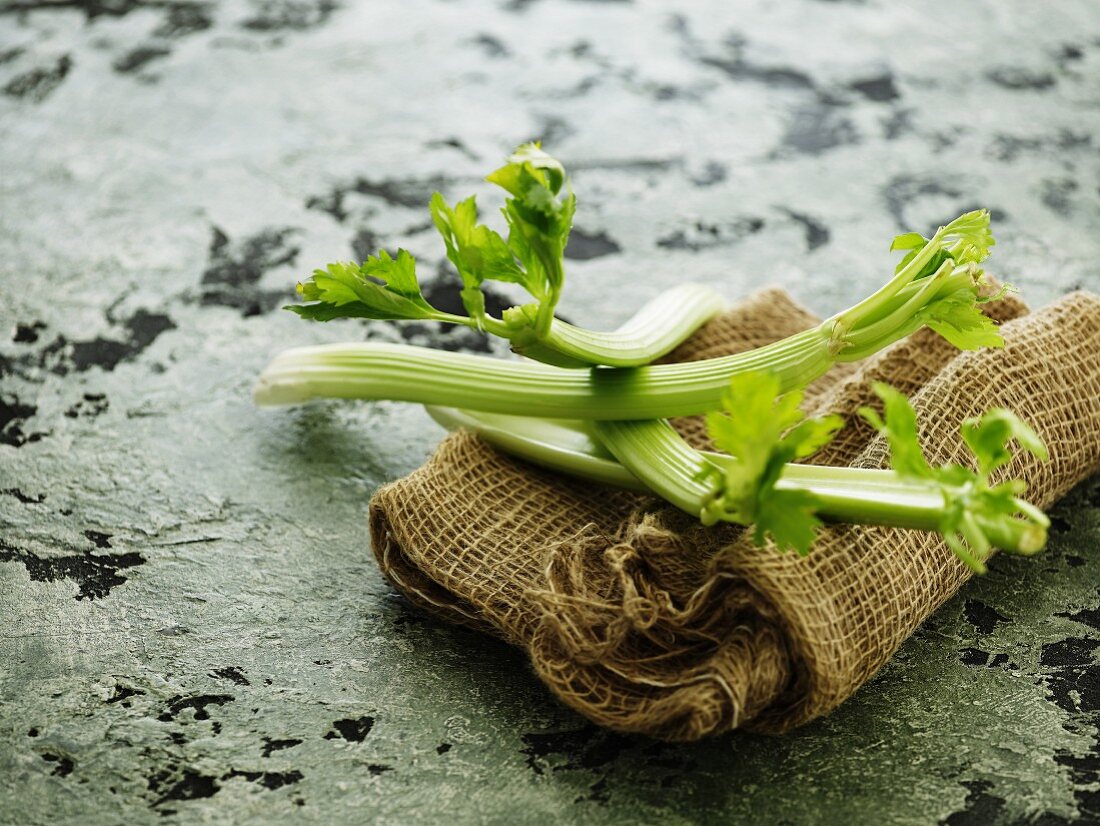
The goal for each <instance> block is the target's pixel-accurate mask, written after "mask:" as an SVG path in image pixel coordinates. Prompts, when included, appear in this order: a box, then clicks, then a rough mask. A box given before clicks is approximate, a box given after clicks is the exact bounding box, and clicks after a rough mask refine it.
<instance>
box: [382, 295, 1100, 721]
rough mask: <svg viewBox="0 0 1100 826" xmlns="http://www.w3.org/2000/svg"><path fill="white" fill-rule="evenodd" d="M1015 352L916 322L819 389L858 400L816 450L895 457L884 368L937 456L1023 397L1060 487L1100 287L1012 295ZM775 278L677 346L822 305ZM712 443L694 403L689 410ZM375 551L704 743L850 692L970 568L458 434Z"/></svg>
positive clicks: (404, 581) (463, 616)
mask: <svg viewBox="0 0 1100 826" xmlns="http://www.w3.org/2000/svg"><path fill="white" fill-rule="evenodd" d="M987 307H988V312H989V313H990V315H992V316H993V317H995V318H997V319H998V320H1000V321H1004V322H1005V323H1004V324H1003V326H1002V333H1003V335H1004V337H1005V340H1006V346H1005V347H1004V348H1003V349H995V350H993V349H990V350H983V351H979V352H972V353H970V352H968V353H959V352H958V351H956V350H954V349H953V348H951V347H950V346H949V345H947V344H946V343H945V342H942V341H941V340H939V339H938V338H937V337H935V336H934V335H932V334H930V333H924V332H922V333H918V334H916V335H915V336H912V337H911V338H909V339H908V340H906V341H903V342H899V343H898V344H895V345H893V346H892V347H890V348H889V349H887V350H886V351H884V352H883V353H881V354H879V355H877V356H875V357H873V358H871V359H869V360H867V361H866V362H863V363H862V364H861V365H859V366H858V367H854V368H853V367H849V368H848V369H846V370H844V369H841V370H837V371H834V372H833V373H831V374H830V375H829V376H826V377H824V378H823V379H821V380H819V381H818V382H816V383H815V384H814V385H813V386H811V387H810V388H809V389H808V392H807V405H808V407H810V408H812V409H814V410H822V411H824V410H831V411H836V412H838V413H840V414H842V415H844V416H845V418H846V419H847V421H848V427H847V429H846V431H842V436H841V438H840V439H838V441H837V442H836V444H835V445H833V446H830V447H829V448H827V450H826V452H825V453H823V454H822V455H821V456H820V457H818V458H817V459H815V461H824V462H826V463H828V464H834V465H850V466H858V467H884V466H886V462H887V451H886V449H885V445H884V443H883V441H882V439H881V438H879V437H878V436H876V435H875V434H873V433H872V432H870V431H869V429H868V428H866V427H864V426H863V425H862V424H860V421H859V419H858V417H857V416H856V415H855V411H856V409H857V408H858V407H859V406H860V405H862V404H866V403H869V402H872V401H873V395H872V394H871V392H870V390H869V383H870V382H871V381H877V380H883V381H888V382H890V383H892V384H894V385H895V386H897V387H899V388H900V389H902V390H904V391H905V392H907V393H909V394H911V397H912V400H913V404H914V406H915V408H916V410H917V413H918V415H919V416H920V422H921V437H922V442H923V444H924V445H925V449H926V454H927V456H928V458H929V460H930V461H931V462H934V463H942V462H946V461H964V462H965V461H967V459H966V453H965V451H964V449H963V446H962V441H961V439H960V437H959V426H960V424H961V422H962V421H963V419H965V418H967V417H968V416H973V415H977V414H979V413H982V412H984V411H985V410H987V409H989V408H991V407H996V406H1002V407H1008V408H1010V409H1012V410H1014V411H1016V413H1018V414H1019V415H1020V416H1021V417H1022V418H1023V419H1024V420H1025V421H1027V422H1028V423H1029V424H1031V425H1032V427H1034V428H1035V429H1036V431H1038V433H1039V434H1040V436H1042V438H1043V439H1044V440H1045V441H1046V443H1047V445H1048V447H1049V448H1050V453H1051V460H1050V461H1049V462H1047V463H1045V464H1044V463H1041V462H1038V461H1037V460H1035V459H1033V458H1031V457H1029V456H1026V455H1024V456H1018V457H1017V458H1016V459H1015V460H1014V461H1013V462H1012V464H1011V465H1010V466H1009V467H1008V468H1007V469H1006V471H1005V472H1006V473H1007V474H1010V475H1012V476H1016V477H1019V478H1023V479H1025V480H1026V481H1027V482H1028V484H1029V490H1028V494H1027V496H1028V498H1029V499H1030V500H1031V501H1033V502H1035V503H1036V504H1038V505H1039V506H1041V507H1046V506H1049V505H1050V504H1052V503H1053V502H1054V501H1055V500H1056V499H1057V498H1058V497H1059V496H1061V495H1062V494H1063V493H1065V492H1066V491H1067V490H1068V489H1069V488H1070V487H1072V486H1073V485H1074V484H1075V483H1077V482H1078V481H1080V480H1081V479H1083V478H1085V477H1086V476H1088V475H1090V474H1091V473H1094V472H1095V471H1096V470H1097V469H1100V297H1097V296H1094V295H1090V294H1086V293H1075V294H1072V295H1069V296H1066V297H1064V298H1063V299H1061V300H1060V301H1059V302H1057V303H1056V304H1054V305H1052V306H1050V307H1047V308H1045V309H1043V310H1041V311H1039V312H1035V313H1032V314H1025V313H1026V310H1025V308H1024V307H1023V305H1022V304H1020V303H1019V302H1018V301H1014V300H1002V301H998V302H993V303H991V304H989V305H987ZM815 321H816V319H815V318H814V317H813V316H812V315H811V314H810V313H808V312H807V311H806V310H804V309H802V308H800V307H798V306H797V305H796V304H794V302H792V301H791V300H790V298H788V297H787V296H786V295H785V294H784V293H782V292H780V291H776V290H768V291H765V292H762V293H759V294H757V295H755V296H753V297H751V298H749V299H748V300H746V301H744V302H742V303H741V304H739V305H737V306H736V307H734V308H733V309H732V310H730V311H729V312H728V313H726V314H725V315H723V316H722V317H720V318H718V319H716V320H715V321H713V322H711V323H710V324H708V325H707V326H706V327H704V328H703V329H702V330H701V331H700V332H699V333H698V334H697V335H696V336H695V337H694V338H693V339H692V340H691V341H690V342H688V343H686V344H684V345H683V346H682V347H681V348H679V350H678V351H677V352H676V353H674V354H673V358H675V359H680V360H686V359H696V358H711V357H714V356H717V355H725V354H728V353H734V352H738V351H742V350H746V349H750V348H752V347H758V346H760V345H762V344H765V343H768V342H769V341H773V340H776V339H778V338H782V337H784V336H787V335H790V334H792V333H795V332H798V331H799V330H802V329H805V328H806V327H808V326H810V325H811V324H813V323H815ZM676 424H677V426H678V427H680V429H681V432H683V433H684V434H685V436H686V437H687V438H688V439H689V440H690V441H692V442H693V443H695V444H697V445H701V444H703V443H704V439H705V434H703V432H702V430H701V429H700V427H699V423H698V420H692V419H685V420H680V421H678V422H676ZM370 529H371V537H372V541H373V547H374V551H375V554H376V556H377V558H378V561H379V564H380V566H381V568H382V570H383V572H384V573H385V574H386V576H387V577H388V578H389V579H390V580H391V581H392V582H393V583H394V585H395V586H396V587H397V588H399V589H400V590H401V591H402V592H403V593H405V594H406V595H407V596H408V597H409V598H410V599H411V600H413V601H414V602H416V603H418V604H420V605H422V606H424V607H426V608H428V609H430V610H432V611H434V612H436V613H437V614H439V615H441V616H443V617H446V618H447V619H450V620H453V621H455V622H460V623H463V624H466V625H470V626H474V627H476V628H480V629H484V630H486V631H490V632H492V633H495V634H498V635H500V636H502V637H503V638H504V639H506V640H508V641H510V642H512V643H514V644H516V645H520V646H522V647H524V648H525V649H526V650H527V651H528V652H529V654H530V656H531V661H532V663H533V665H534V669H535V671H536V673H537V674H538V675H539V677H540V678H541V679H542V680H543V681H544V682H545V683H546V684H547V685H548V686H549V687H550V688H551V689H552V690H553V692H554V693H555V694H556V695H557V696H558V697H559V698H560V699H561V700H562V701H564V702H565V703H567V704H568V705H569V706H571V707H573V708H574V709H576V710H577V711H579V712H580V713H581V714H583V715H585V716H586V717H588V718H589V719H591V720H593V721H595V722H597V723H599V724H601V725H604V726H608V727H610V728H613V729H616V730H619V731H624V732H640V733H644V734H647V735H650V736H654V737H659V738H663V739H669V740H694V739H698V738H701V737H705V736H710V735H715V734H719V733H722V732H725V731H728V730H730V729H733V728H737V727H744V728H751V729H755V730H760V731H769V732H782V731H786V730H788V729H790V728H792V727H794V726H797V725H799V724H801V723H804V722H806V721H808V720H811V719H813V718H815V717H817V716H820V715H822V714H824V713H826V712H828V711H829V710H831V709H832V708H834V707H836V705H837V704H839V703H840V702H842V701H843V700H844V699H846V698H847V697H849V696H850V695H851V694H852V693H853V692H854V691H855V690H856V689H857V688H858V687H859V686H860V685H861V684H863V683H864V682H865V681H866V680H867V679H868V678H869V677H870V676H871V675H872V674H874V673H875V671H876V670H878V669H879V668H880V667H881V666H882V665H883V663H885V662H886V661H887V660H888V659H889V657H890V656H891V654H893V652H894V651H895V650H896V649H897V647H898V645H900V644H901V642H902V641H903V640H904V639H905V638H906V637H908V636H909V635H910V634H911V633H912V632H913V631H914V630H915V629H916V628H917V626H918V625H920V623H921V622H922V621H923V620H924V619H925V618H926V617H927V616H928V615H929V614H930V613H931V612H932V611H934V610H935V609H936V607H937V606H939V605H940V604H941V603H942V602H943V601H944V600H946V599H947V598H948V597H950V596H951V595H952V594H953V593H954V592H955V591H956V590H957V589H958V587H959V586H960V585H961V584H962V583H963V582H965V581H966V580H967V578H968V577H969V572H968V570H967V569H966V568H965V567H964V566H963V565H962V564H961V563H960V562H958V561H957V559H956V558H955V557H954V555H953V554H951V552H950V551H949V550H948V549H947V547H946V546H945V545H944V543H943V542H942V541H941V540H939V539H938V538H937V537H935V536H932V535H929V534H921V533H917V532H912V531H901V530H893V529H886V528H862V527H852V526H839V525H838V526H830V527H827V528H826V529H825V530H824V531H823V532H822V534H821V536H820V538H819V540H818V542H817V543H816V544H815V546H814V548H813V550H812V551H811V553H810V555H809V556H808V557H805V558H799V557H797V556H795V555H793V554H781V553H779V552H778V551H776V550H775V549H774V548H771V547H768V548H756V547H753V546H752V544H751V543H750V542H749V541H748V538H747V536H746V534H745V532H744V531H742V530H740V529H738V528H736V527H734V526H722V527H717V528H703V527H701V526H700V525H699V524H698V522H696V521H695V520H693V519H691V518H690V517H688V516H686V515H685V514H682V513H680V512H678V511H676V510H675V509H672V508H670V507H668V506H666V505H664V504H663V503H661V502H658V501H657V500H654V499H652V498H650V497H646V496H640V495H637V494H631V493H625V492H622V491H614V490H610V489H606V488H601V487H597V486H593V485H589V484H586V483H583V482H579V481H577V480H574V479H568V478H565V477H562V476H559V475H556V474H554V473H550V472H547V471H543V470H540V469H538V468H535V467H533V466H531V465H528V464H526V463H524V462H522V461H519V460H516V459H512V458H510V457H508V456H505V455H503V454H501V453H498V452H497V451H495V450H493V449H492V448H490V447H488V446H487V445H485V444H484V443H483V442H481V441H480V440H478V439H477V438H476V437H474V436H472V435H470V434H468V433H462V432H459V433H456V434H453V435H451V436H449V437H448V438H447V439H445V440H444V442H443V443H442V444H441V445H440V447H439V449H438V450H437V451H436V453H435V455H434V456H433V457H432V458H431V459H430V460H429V461H428V462H427V463H426V464H425V465H424V466H423V467H422V468H420V469H419V470H417V471H416V472H414V473H413V474H411V475H410V476H408V477H406V478H405V479H402V480H400V481H398V482H396V483H394V484H391V485H388V486H386V487H384V488H382V489H381V490H379V491H378V493H377V494H376V495H375V497H374V499H373V500H372V502H371V508H370Z"/></svg>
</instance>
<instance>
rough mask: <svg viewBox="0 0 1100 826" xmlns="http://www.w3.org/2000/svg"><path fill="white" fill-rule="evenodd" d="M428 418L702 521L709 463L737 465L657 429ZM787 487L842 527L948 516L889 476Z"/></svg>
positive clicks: (802, 481)
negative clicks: (645, 495)
mask: <svg viewBox="0 0 1100 826" xmlns="http://www.w3.org/2000/svg"><path fill="white" fill-rule="evenodd" d="M427 410H428V413H429V414H430V415H431V416H432V418H433V419H435V420H436V421H437V422H438V423H439V424H441V425H442V426H443V427H445V428H447V429H448V430H455V429H458V428H463V429H466V430H469V431H471V432H473V433H476V434H477V435H478V436H480V437H481V438H483V439H484V440H485V441H487V442H488V443H489V444H491V445H494V446H495V447H497V448H499V449H501V450H503V451H505V452H506V453H510V454H512V455H514V456H517V457H519V458H521V459H525V460H527V461H529V462H532V463H534V464H537V465H539V466H541V467H546V468H549V469H551V470H555V471H558V472H561V473H566V474H569V475H572V476H577V477H579V478H583V479H587V480H589V481H592V482H598V483H600V484H605V485H611V486H614V487H618V488H624V489H627V490H633V491H638V492H653V493H656V494H657V495H659V496H661V497H662V498H663V499H665V500H666V501H668V502H669V503H670V504H673V505H675V506H676V507H678V508H680V509H681V510H683V511H685V512H687V513H689V514H691V515H692V516H695V517H698V516H699V514H700V512H701V511H702V508H703V505H704V504H705V502H706V500H707V498H708V497H709V496H710V495H711V494H712V493H713V490H712V488H711V487H710V486H709V485H707V484H705V483H703V482H701V481H700V480H699V474H700V473H701V472H702V471H704V470H705V469H706V467H707V464H708V463H710V464H713V465H715V466H717V467H718V468H723V467H725V466H726V465H728V464H731V463H734V462H736V460H735V459H734V458H733V457H731V456H727V455H725V454H722V453H712V452H706V451H694V450H692V449H690V448H688V449H686V450H685V449H683V447H686V445H685V446H683V447H681V446H680V445H677V443H676V442H677V441H679V437H678V436H677V437H675V440H670V439H665V438H662V439H658V440H654V439H653V438H652V437H653V435H654V431H653V430H652V429H650V428H644V429H643V428H638V427H630V426H628V425H627V423H623V422H603V423H599V424H594V425H586V423H583V422H560V421H547V420H539V419H528V418H523V417H518V416H504V415H493V414H486V413H474V412H471V411H466V410H456V409H453V408H439V407H428V408H427ZM631 424H634V425H636V424H641V423H631ZM645 424H647V425H648V424H650V423H648V422H646V423H645ZM662 424H663V423H662ZM664 426H665V427H667V425H664ZM590 427H591V428H594V429H596V430H597V431H598V432H599V434H600V436H601V437H603V438H606V439H608V440H609V441H611V442H612V443H613V444H614V445H615V446H616V447H618V449H619V450H622V451H624V455H625V456H626V457H627V458H628V459H629V458H630V457H632V456H637V455H639V454H642V453H644V454H647V457H648V458H647V460H646V462H645V463H644V465H638V466H636V467H637V469H639V470H640V471H641V472H643V473H645V472H646V469H647V468H660V469H661V473H660V475H659V477H655V476H651V477H650V478H648V479H647V481H643V480H641V479H639V478H638V477H637V476H635V475H634V474H633V473H632V472H631V471H630V470H628V469H627V468H626V466H624V465H623V464H621V463H620V462H619V461H617V460H616V459H615V458H614V456H613V455H612V454H611V453H610V452H609V451H608V450H607V449H606V448H605V447H604V446H603V444H602V443H601V442H599V441H597V440H596V439H595V438H594V437H593V435H592V434H591V433H590V432H589V428H590ZM669 429H670V430H671V428H669ZM681 444H682V443H681ZM779 487H780V488H781V489H782V488H786V489H799V490H808V491H811V492H813V493H814V494H815V495H817V496H818V497H819V499H820V500H821V502H822V511H821V513H822V516H823V517H824V518H827V519H831V520H835V521H841V522H858V523H861V524H871V525H890V526H893V527H897V528H913V529H918V530H936V528H937V526H938V524H939V519H940V517H941V516H942V514H943V496H942V494H941V493H940V491H939V490H938V489H937V488H934V487H930V486H929V485H925V484H922V483H917V482H910V481H906V480H903V479H901V478H900V477H899V476H898V475H897V474H896V473H894V472H893V471H889V470H875V469H870V468H833V467H819V466H817V465H798V464H790V465H787V467H786V468H785V469H784V471H783V476H782V478H781V479H780V482H779Z"/></svg>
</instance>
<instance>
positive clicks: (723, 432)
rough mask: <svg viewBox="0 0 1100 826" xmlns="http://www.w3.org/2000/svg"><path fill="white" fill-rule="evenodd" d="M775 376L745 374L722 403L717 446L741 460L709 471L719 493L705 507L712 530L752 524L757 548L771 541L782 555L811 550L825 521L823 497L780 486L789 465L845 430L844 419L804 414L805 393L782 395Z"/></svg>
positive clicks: (711, 419) (714, 418)
mask: <svg viewBox="0 0 1100 826" xmlns="http://www.w3.org/2000/svg"><path fill="white" fill-rule="evenodd" d="M780 389H781V387H780V382H779V378H778V377H776V376H775V375H773V374H771V373H765V372H747V373H740V374H738V375H736V376H734V377H733V379H732V380H731V381H730V387H729V390H727V391H726V393H725V394H724V395H723V397H722V411H721V412H713V413H709V414H707V430H708V432H709V433H710V437H711V439H712V440H713V441H714V444H715V445H716V446H717V447H718V448H719V449H720V450H723V451H725V452H726V453H729V454H730V455H731V456H733V457H734V458H736V459H737V460H738V461H737V462H736V463H730V465H729V466H728V467H726V468H724V469H722V470H719V469H718V468H717V467H713V466H711V467H709V468H708V470H707V471H706V473H707V475H709V476H711V477H712V479H713V481H714V482H716V486H717V492H716V493H715V495H714V496H713V498H712V499H711V500H710V501H709V502H708V503H707V504H706V505H705V506H704V508H703V512H702V514H701V519H702V521H703V523H704V524H706V525H713V524H714V523H715V522H717V521H719V520H721V521H726V522H735V523H738V524H741V525H752V526H753V530H754V538H755V541H756V542H757V544H763V543H764V541H765V539H766V538H767V537H768V536H770V537H771V538H772V539H773V540H774V542H775V544H776V545H777V546H778V547H779V548H780V549H781V550H787V549H794V550H795V551H797V552H798V553H799V554H806V553H808V552H809V550H810V545H811V544H812V543H813V540H814V536H815V535H816V533H817V529H818V527H819V526H820V525H821V520H819V519H818V518H817V516H816V515H815V512H816V510H817V503H818V500H817V497H816V496H814V495H813V494H812V493H810V492H808V491H805V490H786V489H780V488H777V487H776V483H777V482H778V481H779V477H780V475H781V474H782V472H783V467H784V465H786V463H787V462H791V461H794V460H795V459H805V458H807V457H809V456H812V455H813V454H814V453H816V452H817V451H818V450H820V449H821V448H822V446H824V445H825V444H827V443H828V442H829V440H831V439H832V438H833V436H834V435H835V434H836V432H837V430H839V429H840V427H841V426H842V425H843V419H841V417H840V416H836V415H831V416H823V417H820V418H812V419H807V418H806V417H805V414H804V413H803V412H802V411H801V410H800V409H799V404H801V402H802V391H801V390H796V391H793V392H790V393H780Z"/></svg>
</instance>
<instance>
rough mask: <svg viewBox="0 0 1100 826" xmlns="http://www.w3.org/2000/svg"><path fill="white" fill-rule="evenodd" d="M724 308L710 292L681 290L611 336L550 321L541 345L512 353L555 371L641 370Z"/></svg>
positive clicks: (659, 300)
mask: <svg viewBox="0 0 1100 826" xmlns="http://www.w3.org/2000/svg"><path fill="white" fill-rule="evenodd" d="M725 307H726V302H725V299H723V298H722V296H721V295H719V294H718V293H717V292H715V291H714V290H712V289H711V288H710V287H705V286H703V285H701V284H683V285H681V286H679V287H674V288H672V289H670V290H667V291H665V292H663V293H661V294H660V295H658V296H657V297H656V298H654V299H653V300H652V301H650V302H649V303H648V304H646V305H645V306H644V307H642V309H641V310H639V311H638V312H637V313H636V314H635V315H634V316H633V317H632V318H631V319H630V320H629V321H627V322H626V323H625V324H623V325H622V326H621V327H619V328H618V329H617V330H614V331H612V332H608V333H603V332H594V331H592V330H586V329H583V328H581V327H574V326H573V325H572V324H568V323H566V322H564V321H561V320H559V319H554V321H553V322H551V324H550V329H549V331H548V332H547V334H546V335H545V336H544V337H543V338H542V339H541V340H539V341H536V342H532V343H531V344H524V345H519V346H516V347H515V348H513V349H515V351H516V352H517V353H520V354H521V355H524V356H526V357H528V358H531V359H534V360H536V361H542V362H544V363H547V364H554V365H557V366H559V367H566V366H576V367H587V366H591V365H596V364H602V365H607V366H610V367H640V366H642V365H645V364H649V363H650V362H653V361H656V360H657V359H659V358H660V357H661V356H663V355H665V354H667V353H668V352H670V351H671V350H672V349H673V348H675V347H676V346H677V345H678V344H680V343H682V342H683V341H684V340H685V339H686V338H687V337H688V336H690V335H691V334H692V333H694V332H695V331H696V330H698V329H699V328H700V327H701V326H703V325H704V324H705V323H706V322H708V321H710V320H711V319H712V318H714V316H716V315H717V314H718V313H720V312H721V311H722V310H723V309H725Z"/></svg>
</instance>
